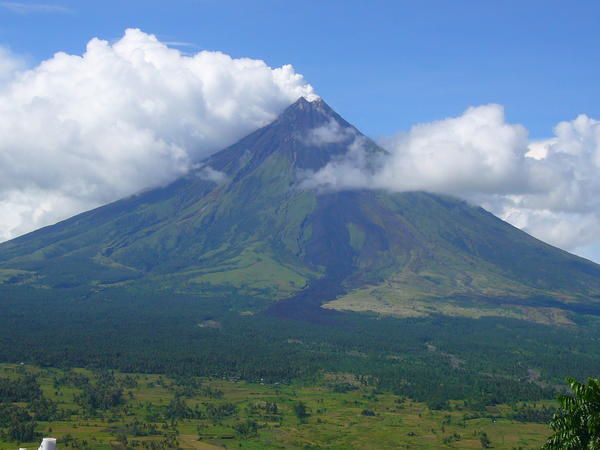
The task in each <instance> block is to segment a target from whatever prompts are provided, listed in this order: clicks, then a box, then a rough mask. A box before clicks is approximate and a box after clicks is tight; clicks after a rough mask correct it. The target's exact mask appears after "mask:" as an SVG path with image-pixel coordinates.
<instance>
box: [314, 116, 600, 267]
mask: <svg viewBox="0 0 600 450" xmlns="http://www.w3.org/2000/svg"><path fill="white" fill-rule="evenodd" d="M338 135H339V133H338ZM381 145H382V146H383V147H384V148H385V149H386V150H387V151H388V153H387V154H377V155H370V156H369V155H367V153H366V151H365V148H364V145H362V144H361V141H360V139H359V138H357V139H355V140H354V141H353V142H352V144H350V145H349V147H348V152H347V154H346V156H345V157H343V158H336V159H335V160H333V161H331V162H330V163H329V164H328V165H326V166H325V167H323V168H322V169H320V170H319V171H317V172H316V173H313V174H310V175H309V176H308V178H306V179H305V180H304V186H309V187H317V188H320V189H334V190H341V189H358V188H360V189H386V190H389V191H394V192H401V191H411V190H425V191H430V192H438V193H444V194H454V195H458V196H460V197H463V198H466V199H468V200H471V201H472V202H474V203H477V204H481V205H483V206H484V207H486V208H487V209H489V210H490V211H492V212H494V213H495V214H497V215H498V216H500V217H502V218H503V219H505V220H507V221H509V222H511V223H513V224H514V225H516V226H518V227H520V228H522V229H525V230H526V231H528V232H529V233H531V234H533V235H534V236H536V237H538V238H540V239H542V240H545V241H547V242H549V243H552V244H554V245H557V246H559V247H562V248H565V249H567V250H571V251H576V252H579V253H583V254H586V255H587V256H589V255H590V253H589V251H588V250H587V249H588V248H591V247H594V246H596V247H597V244H598V243H600V176H599V175H600V122H599V121H596V120H594V119H591V118H589V117H587V116H585V115H581V116H579V117H577V118H576V119H574V120H572V121H565V122H561V123H559V124H558V125H557V126H556V127H555V129H554V136H552V137H550V138H549V139H546V140H543V141H530V140H529V138H528V132H527V130H526V129H525V127H523V126H521V125H518V124H511V123H508V122H507V121H506V119H505V116H504V111H503V108H502V107H501V106H499V105H484V106H479V107H472V108H469V109H467V110H466V111H465V112H464V113H463V114H462V115H460V116H458V117H452V118H447V119H444V120H439V121H436V122H431V123H426V124H420V125H416V126H414V127H412V128H411V129H410V130H409V131H408V132H406V133H400V134H398V135H396V136H393V137H391V138H388V139H384V140H382V142H381ZM305 176H306V174H305ZM595 259H597V260H600V254H598V255H597V256H596V257H595Z"/></svg>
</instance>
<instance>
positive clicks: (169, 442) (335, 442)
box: [0, 365, 553, 450]
mask: <svg viewBox="0 0 600 450" xmlns="http://www.w3.org/2000/svg"><path fill="white" fill-rule="evenodd" d="M0 383H3V385H4V386H7V385H10V386H12V388H14V389H16V390H19V389H20V388H21V387H23V386H26V385H27V386H32V385H33V386H35V387H36V389H35V392H36V396H35V397H36V398H34V399H31V398H30V397H27V396H25V395H22V396H20V397H19V398H15V397H14V396H12V395H7V396H4V397H2V398H0V407H1V408H2V411H8V410H11V411H15V412H16V413H19V414H21V416H20V417H16V418H14V424H13V423H9V421H7V420H6V418H7V417H8V416H6V415H5V414H0V420H1V421H2V422H1V423H0V432H1V433H2V435H1V437H0V450H5V449H6V450H8V449H11V450H15V449H16V448H18V447H19V446H23V447H28V448H32V447H36V446H37V444H38V443H39V440H40V439H41V437H42V436H53V437H56V438H57V439H58V445H59V449H60V450H72V449H80V450H128V449H139V450H143V449H148V450H159V449H182V450H194V449H197V450H215V449H219V448H230V449H231V448H243V449H254V450H258V449H261V450H263V449H281V448H291V449H306V448H310V449H339V450H341V449H344V450H345V449H350V448H360V449H367V450H369V449H389V448H399V449H406V448H410V449H423V450H429V449H431V450H433V449H436V450H437V449H453V448H454V449H470V448H471V449H480V448H495V449H506V450H512V449H539V448H540V446H541V445H542V444H543V442H544V440H545V439H546V437H547V436H548V434H549V432H550V430H549V429H548V427H547V425H545V424H542V423H537V421H528V420H526V419H525V417H526V416H527V415H525V414H524V413H523V411H529V413H528V414H529V416H531V417H535V414H534V413H533V412H534V411H545V410H547V409H548V408H551V407H552V406H553V403H551V402H538V403H527V404H525V403H515V404H510V405H509V404H503V405H496V406H493V407H487V408H484V409H473V408H472V407H471V406H469V404H468V403H467V402H465V401H451V402H448V404H447V406H446V409H444V410H433V409H431V408H429V407H428V406H427V405H426V404H425V403H422V402H415V401H413V400H411V399H408V398H406V397H404V396H398V395H395V394H393V393H391V392H389V391H382V390H379V389H377V388H376V387H374V386H373V385H372V384H370V383H369V382H367V381H366V380H364V379H361V378H360V377H356V376H353V375H350V374H345V375H342V374H337V375H334V374H323V376H321V377H320V378H319V379H318V380H316V381H315V382H313V383H311V384H298V383H291V384H282V383H277V384H268V383H247V382H244V381H234V380H225V379H217V378H205V377H204V378H200V377H195V376H190V375H188V376H178V377H173V378H172V377H167V376H163V375H154V374H123V373H120V372H109V371H105V370H101V371H90V370H85V369H70V370H62V369H55V368H39V367H32V366H21V365H16V366H15V365H0ZM342 386H343V387H344V388H342ZM14 389H13V390H14ZM116 393H120V394H116ZM99 399H101V400H99ZM40 402H41V403H44V404H46V405H52V407H51V408H46V409H45V410H44V411H42V410H40V409H39V407H38V406H37V405H38V404H39V403H40ZM517 417H518V419H517ZM11 420H12V419H11ZM13 425H14V427H13ZM15 430H16V431H19V430H25V431H31V433H29V434H13V431H15Z"/></svg>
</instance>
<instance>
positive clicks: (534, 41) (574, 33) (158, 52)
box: [0, 0, 600, 261]
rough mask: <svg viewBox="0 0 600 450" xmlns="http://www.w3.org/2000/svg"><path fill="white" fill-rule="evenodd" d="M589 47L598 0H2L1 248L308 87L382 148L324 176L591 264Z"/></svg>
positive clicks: (152, 174) (598, 16) (598, 202)
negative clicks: (510, 230) (434, 197)
mask: <svg viewBox="0 0 600 450" xmlns="http://www.w3.org/2000/svg"><path fill="white" fill-rule="evenodd" d="M132 28H133V29H139V30H142V31H136V30H130V31H129V32H127V33H125V30H127V29H132ZM154 36H156V39H158V41H160V42H158V43H157V41H156V40H155V38H154ZM95 37H98V38H100V39H103V40H104V41H106V42H99V41H91V47H88V53H86V54H85V56H83V57H81V56H82V55H83V54H84V52H85V51H86V46H88V43H90V40H92V38H95ZM161 43H162V44H161ZM163 44H164V45H163ZM165 45H166V46H168V47H171V48H173V47H174V48H177V49H178V50H179V51H180V52H182V53H177V52H174V51H172V50H169V48H167V47H165ZM6 49H8V52H7V50H6ZM90 49H91V50H90ZM202 50H208V52H205V53H202V54H201V55H197V53H198V52H200V51H202ZM215 51H220V52H224V53H225V54H226V55H230V56H231V57H232V58H234V59H231V58H228V57H224V58H222V57H220V56H219V55H218V54H216V53H214V52H215ZM56 52H65V53H66V54H68V55H75V56H69V57H63V56H58V57H55V56H54V55H55V53H56ZM140 55H141V56H142V58H141V59H140V58H138V56H140ZM194 55H196V56H194ZM598 55H600V3H598V2H597V1H596V2H594V1H583V0H579V1H568V2H567V1H555V0H543V1H542V0H519V1H516V0H503V1H491V0H488V1H481V0H479V1H475V0H469V1H466V0H452V1H442V0H438V1H433V0H419V1H401V0H395V1H377V0H373V1H366V0H364V1H357V0H345V1H341V0H320V1H312V0H303V1H294V2H292V1H275V0H264V1H261V0H255V1H250V0H244V1H238V0H236V1H227V0H219V1H215V0H197V1H191V0H171V1H156V0H145V1H137V0H129V1H123V0H121V1H112V0H105V1H102V2H98V1H87V0H80V1H74V0H57V1H54V0H38V1H26V0H20V1H18V0H14V1H13V0H0V241H2V240H6V239H10V238H12V237H15V236H17V235H19V234H22V233H24V232H27V231H31V230H32V229H35V228H38V227H40V226H44V225H48V224H51V223H55V222H56V221H58V220H62V219H64V218H67V217H69V216H71V215H73V214H76V213H78V212H82V211H84V210H86V209H90V208H92V207H95V206H98V205H101V204H104V203H107V202H110V201H113V200H117V199H118V198H121V197H123V196H126V195H130V194H132V193H134V192H137V191H139V190H141V189H146V188H151V187H153V186H156V185H158V184H160V183H165V182H169V181H171V180H173V179H174V178H176V177H177V176H180V175H181V174H182V173H185V171H186V170H189V169H190V167H193V164H195V163H196V162H198V161H199V160H201V159H202V158H205V157H206V156H208V155H210V154H212V153H213V152H215V151H218V150H220V149H222V148H224V147H225V146H226V145H229V144H231V143H233V142H235V141H236V140H237V139H239V138H240V137H242V136H243V135H244V134H245V133H248V132H250V131H252V130H253V129H256V128H257V127H259V126H261V125H263V124H265V123H267V122H268V121H269V120H272V119H273V118H274V117H275V116H276V114H278V113H279V112H280V111H281V110H282V109H283V108H284V107H285V106H286V105H288V104H289V103H291V102H292V101H293V100H295V99H296V98H298V96H300V95H310V92H311V91H310V89H311V88H310V86H308V85H307V84H306V83H307V82H308V83H310V84H311V85H312V86H313V87H314V89H315V90H316V92H317V93H318V94H319V95H321V96H322V97H323V98H324V99H325V100H326V101H327V102H328V103H329V104H330V105H331V106H332V107H333V108H334V109H336V110H337V111H338V112H339V113H340V114H341V115H342V116H343V117H344V118H346V119H347V120H348V121H350V122H351V123H353V124H354V125H356V126H357V127H358V128H359V129H361V130H362V131H363V132H364V133H366V134H367V135H369V136H371V137H373V138H375V139H380V142H382V145H385V146H386V148H387V150H388V151H389V154H390V155H391V156H390V158H389V159H388V160H386V161H385V164H384V165H385V170H383V171H381V173H378V174H376V176H374V177H369V176H367V177H365V176H363V175H365V171H364V170H362V169H363V168H361V167H354V166H352V164H351V163H352V161H350V162H347V163H348V164H341V165H340V166H339V167H337V168H336V170H337V169H339V170H344V172H343V173H342V172H340V171H339V170H338V171H337V172H334V173H333V175H332V173H329V172H327V173H328V176H329V177H330V178H329V179H334V180H337V179H338V178H339V179H340V180H341V179H344V180H350V184H351V185H352V186H355V187H356V186H359V187H362V188H374V189H381V188H383V189H388V190H392V191H406V190H413V189H422V190H429V191H433V192H441V193H445V194H451V195H457V196H460V197H463V198H466V199H467V200H469V201H472V202H474V203H477V204H480V205H482V206H483V207H485V208H486V209H488V210H490V211H492V212H493V213H494V214H496V215H498V216H499V217H501V218H503V219H504V220H507V221H509V222H510V223H512V224H514V225H515V226H518V227H519V228H522V229H524V230H525V231H527V232H529V233H530V234H532V235H534V236H536V237H539V238H540V239H542V240H544V241H546V242H549V243H552V244H554V245H556V246H559V247H561V248H564V249H566V250H569V251H571V252H575V253H578V254H580V255H583V256H586V257H589V258H592V259H594V260H596V261H600V177H599V176H598V173H599V172H600V120H598V119H600V102H598V99H599V98H600V83H598V80H599V79H600V70H599V69H600V60H599V58H598ZM188 56H194V57H193V58H191V57H188ZM235 58H251V59H252V60H253V61H252V62H251V63H250V65H244V64H240V60H237V59H235ZM21 60H24V61H25V65H26V67H29V68H31V69H33V70H31V71H30V72H24V71H23V68H22V67H21V66H20V64H21ZM257 60H264V61H265V62H266V64H268V66H266V65H261V64H260V63H259V62H258V61H257ZM42 61H46V62H45V63H44V64H43V65H40V62H42ZM140 61H142V62H143V63H141V64H140ZM253 64H254V65H253ZM256 64H258V66H257V65H256ZM284 64H292V65H293V66H294V68H295V72H294V71H293V70H289V69H285V68H284V69H278V68H279V67H281V66H282V65H284ZM296 74H302V75H303V76H304V79H302V78H301V77H298V76H297V75H296ZM494 104H495V105H494ZM223 108H224V109H223ZM415 124H420V126H418V127H413V125H415ZM559 124H560V125H559ZM411 127H412V128H411ZM334 128H335V127H334ZM348 174H353V175H352V176H351V177H349V176H348ZM331 176H333V178H331ZM340 186H341V185H340ZM343 188H348V186H345V185H344V186H343Z"/></svg>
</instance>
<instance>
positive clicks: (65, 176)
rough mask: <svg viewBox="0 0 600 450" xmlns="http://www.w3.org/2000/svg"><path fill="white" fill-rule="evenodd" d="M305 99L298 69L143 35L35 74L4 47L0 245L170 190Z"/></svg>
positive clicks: (0, 53)
mask: <svg viewBox="0 0 600 450" xmlns="http://www.w3.org/2000/svg"><path fill="white" fill-rule="evenodd" d="M5 6H6V3H5ZM300 96H306V97H309V98H310V97H314V96H315V94H314V92H313V89H312V87H311V86H310V85H309V84H308V83H306V81H305V80H304V79H303V77H302V76H301V75H299V74H297V73H296V72H295V71H294V69H293V67H292V66H290V65H285V66H282V67H279V68H271V67H269V66H267V65H266V64H265V63H264V62H263V61H260V60H255V59H249V58H240V59H235V58H232V57H230V56H228V55H226V54H223V53H220V52H210V51H201V52H199V53H196V54H194V55H191V56H187V55H184V54H182V53H181V52H180V51H178V50H176V49H172V48H169V47H167V46H166V45H165V44H163V43H161V42H160V41H159V40H158V39H157V38H156V37H155V36H153V35H150V34H146V33H144V32H142V31H140V30H137V29H129V30H127V31H126V32H125V34H124V36H122V37H121V38H120V39H119V40H117V41H116V42H114V43H109V42H107V41H104V40H100V39H97V38H94V39H92V40H91V41H90V42H89V43H88V44H87V48H86V51H85V53H84V54H83V55H70V54H66V53H57V54H55V55H54V56H53V57H52V58H50V59H48V60H46V61H43V62H42V63H41V64H39V65H38V66H37V67H34V68H31V69H29V70H23V68H22V64H21V62H20V61H19V60H18V59H17V58H15V57H14V56H13V55H11V54H10V53H9V52H8V51H6V50H2V49H1V48H0V218H1V219H0V240H5V239H9V238H12V237H14V236H17V235H19V234H22V233H25V232H27V231H31V230H33V229H36V228H39V227H40V226H43V225H47V224H50V223H53V222H56V221H57V220H60V219H64V218H66V217H68V216H70V215H73V214H75V213H78V212H81V211H84V210H86V209H90V208H92V207H95V206H98V205H101V204H104V203H107V202H110V201H113V200H116V199H119V198H121V197H124V196H127V195H130V194H133V193H135V192H137V191H139V190H141V189H145V188H149V187H153V186H159V185H162V184H165V183H168V182H170V181H172V180H173V179H175V178H176V177H178V176H180V175H182V174H184V173H186V171H188V170H189V169H190V168H191V167H192V166H193V164H194V163H196V162H198V161H200V160H202V159H203V158H205V157H207V156H209V155H210V154H212V153H213V152H215V151H218V150H220V149H221V148H223V147H225V146H227V145H229V144H232V143H234V142H235V141H237V140H238V139H240V138H241V137H242V136H244V135H245V134H247V133H249V132H251V131H253V130H254V129H256V128H258V127H260V126H262V125H265V124H266V123H268V122H270V121H271V120H273V119H274V118H275V117H276V116H277V115H278V114H279V113H280V112H281V111H282V110H283V109H284V108H285V107H286V106H288V105H289V104H291V103H292V102H293V101H295V100H296V99H297V98H299V97H300ZM212 175H213V176H214V174H212Z"/></svg>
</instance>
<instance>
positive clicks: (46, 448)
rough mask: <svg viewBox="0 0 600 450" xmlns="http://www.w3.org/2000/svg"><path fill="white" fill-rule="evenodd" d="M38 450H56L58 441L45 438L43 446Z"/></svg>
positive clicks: (22, 449)
mask: <svg viewBox="0 0 600 450" xmlns="http://www.w3.org/2000/svg"><path fill="white" fill-rule="evenodd" d="M19 450H27V449H26V448H20V449H19ZM38 450H56V439H55V438H44V439H43V440H42V445H40V448H38Z"/></svg>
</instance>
